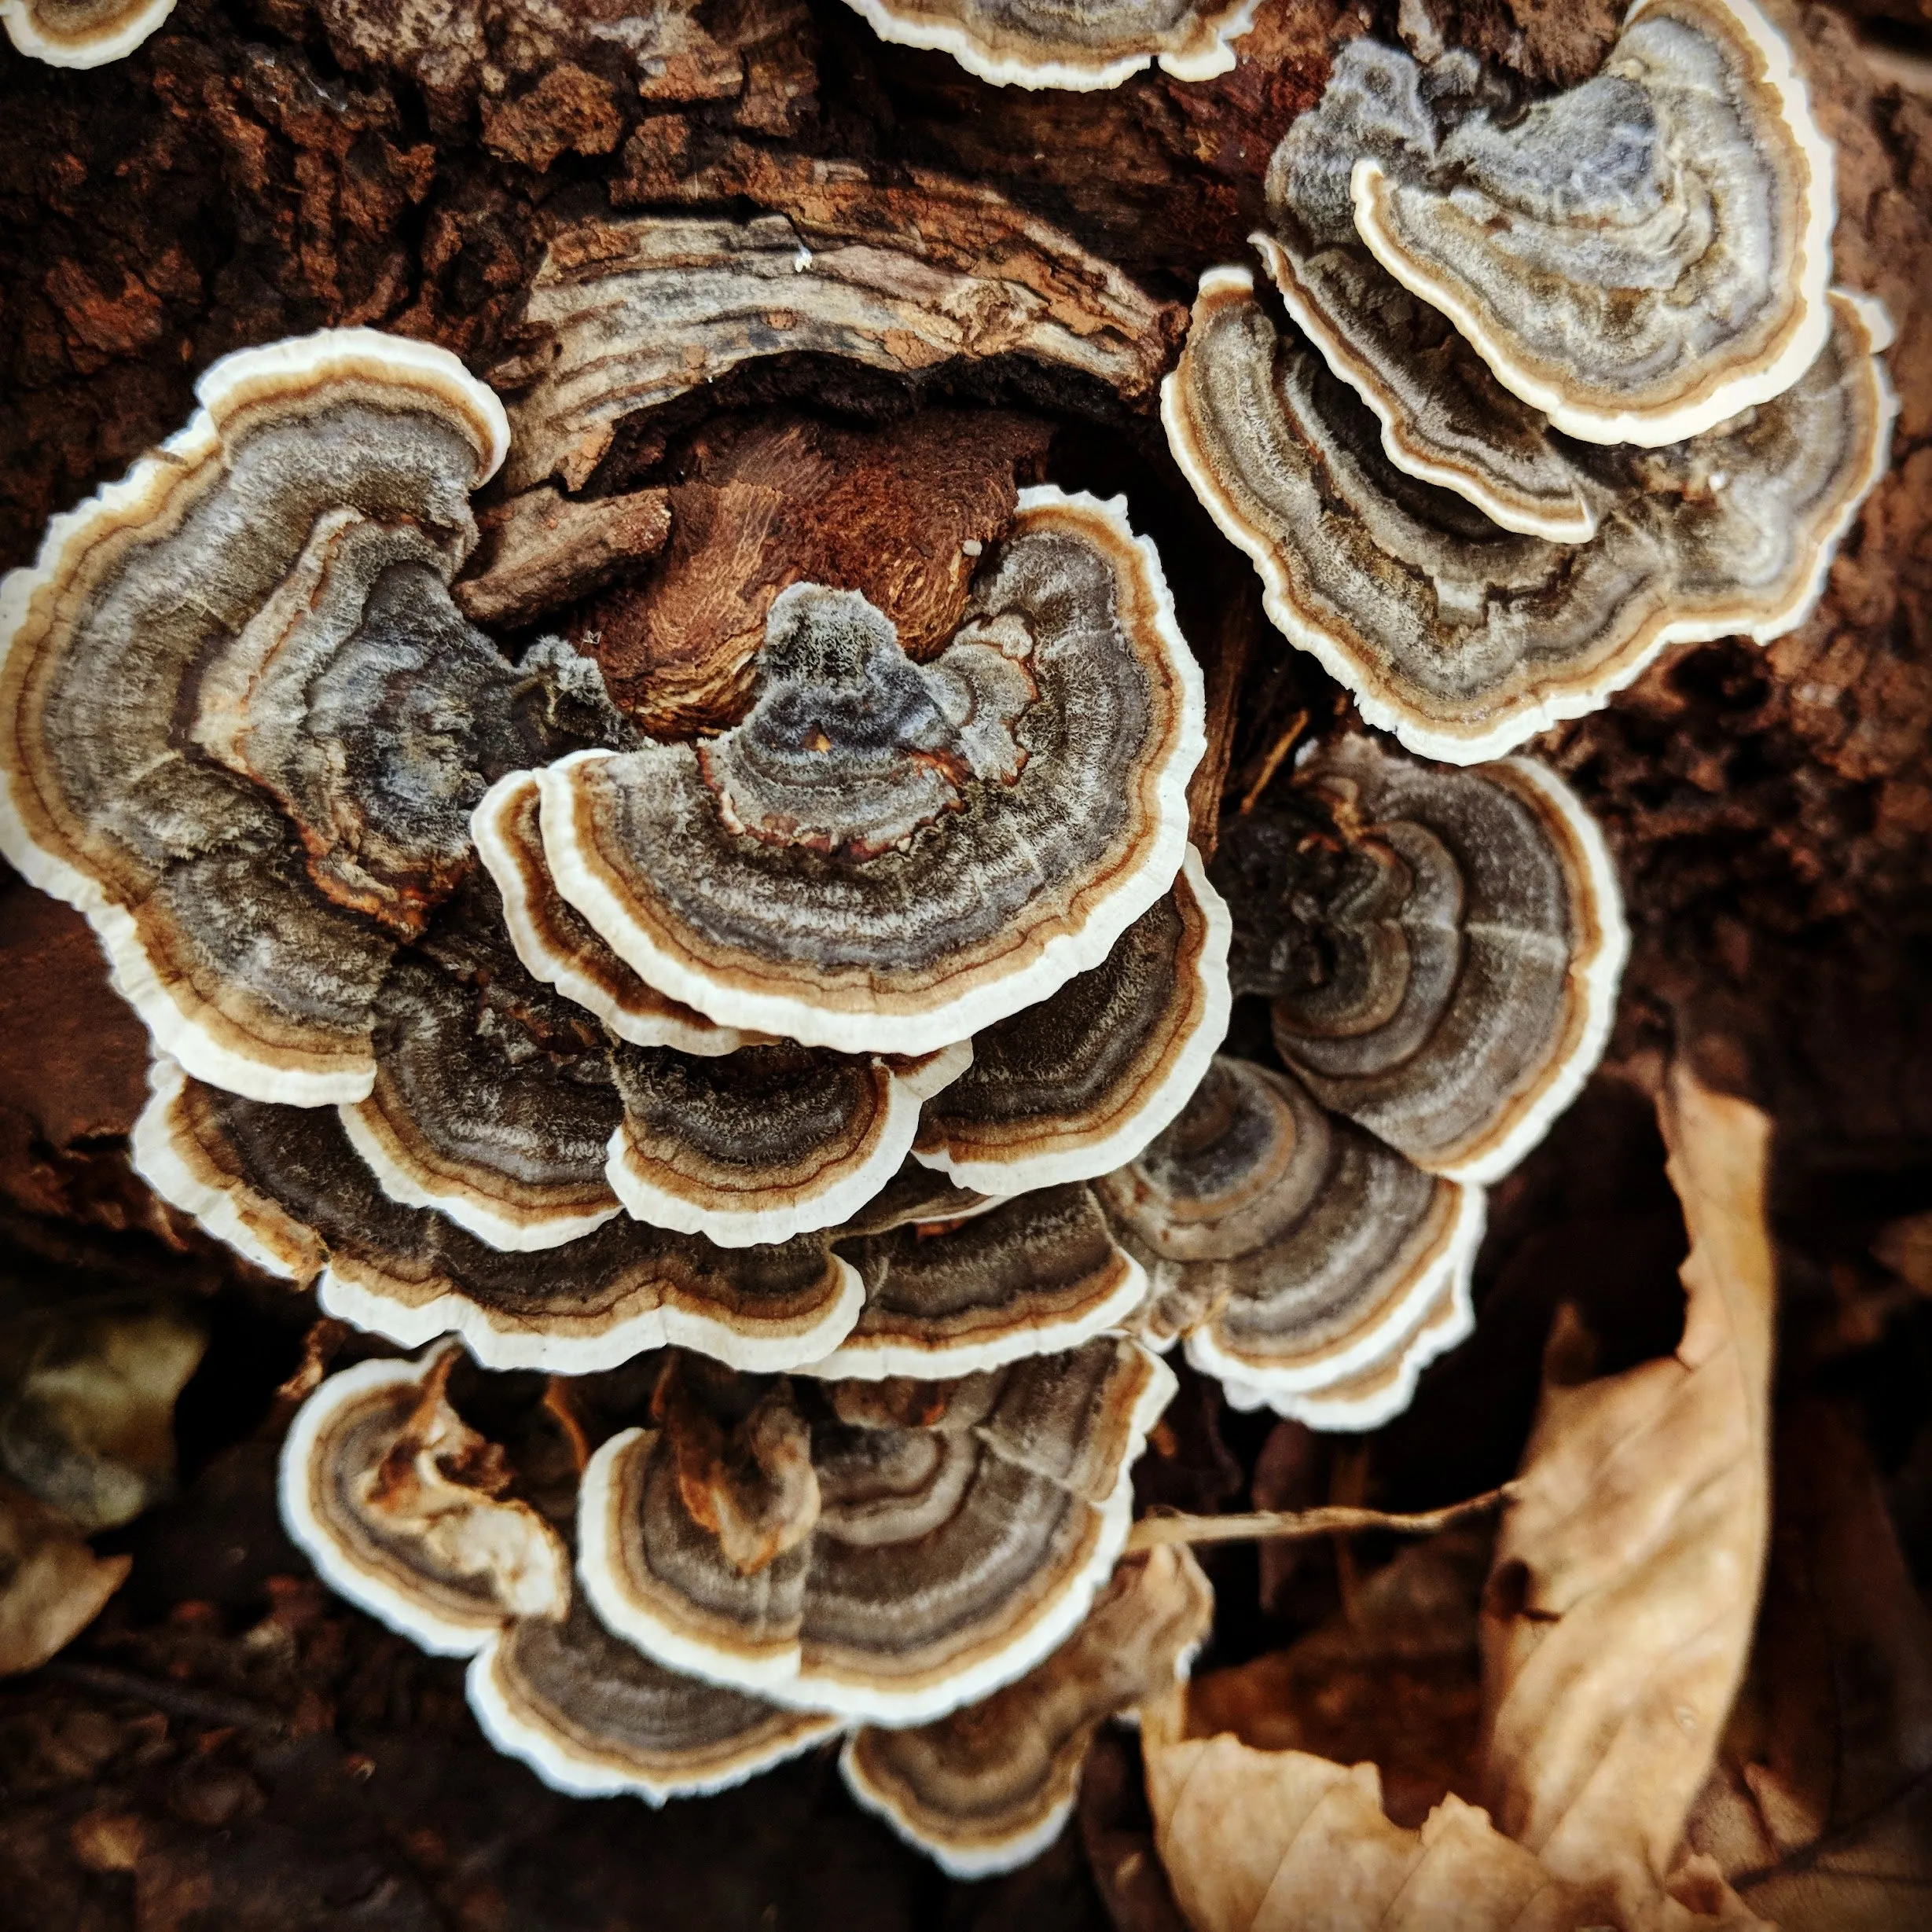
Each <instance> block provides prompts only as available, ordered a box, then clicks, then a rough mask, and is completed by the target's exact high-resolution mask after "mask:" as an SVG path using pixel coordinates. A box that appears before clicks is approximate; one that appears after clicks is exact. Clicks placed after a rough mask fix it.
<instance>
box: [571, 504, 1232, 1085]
mask: <svg viewBox="0 0 1932 1932" xmlns="http://www.w3.org/2000/svg"><path fill="white" fill-rule="evenodd" d="M1203 744H1204V740H1203V696H1202V687H1201V680H1200V673H1199V669H1198V667H1196V664H1195V663H1194V660H1193V658H1192V656H1191V655H1190V654H1189V652H1188V648H1187V645H1186V644H1185V641H1183V640H1182V638H1181V635H1180V633H1179V631H1178V630H1177V629H1176V628H1175V626H1174V616H1173V606H1172V603H1171V601H1170V598H1169V596H1168V593H1167V589H1166V583H1165V581H1164V580H1163V577H1162V575H1161V572H1160V567H1159V561H1158V560H1157V558H1156V557H1155V554H1154V552H1153V550H1152V548H1151V545H1148V544H1147V543H1146V542H1144V540H1141V539H1138V538H1135V537H1134V536H1133V533H1132V532H1131V531H1130V530H1129V528H1128V527H1127V523H1126V517H1125V516H1124V515H1123V514H1122V509H1121V507H1120V506H1119V505H1118V504H1117V503H1116V504H1103V503H1100V502H1098V501H1096V500H1095V499H1094V498H1091V497H1084V496H1074V497H1070V496H1067V495H1065V494H1063V493H1061V492H1060V491H1059V490H1054V489H1050V488H1039V489H1034V490H1027V491H1025V492H1023V494H1022V495H1021V497H1020V499H1019V512H1018V515H1017V517H1016V522H1015V525H1014V527H1013V530H1012V534H1010V535H1009V536H1008V537H1007V538H1005V540H1004V541H1003V542H1001V544H1000V545H998V546H997V548H996V549H994V550H992V551H990V552H989V553H988V554H987V555H986V557H985V558H983V560H982V562H981V564H980V567H979V571H978V572H977V574H976V575H975V578H974V580H973V588H972V597H971V600H970V601H969V604H968V611H967V616H966V620H965V622H964V623H963V624H962V625H961V626H960V629H959V630H958V631H957V633H956V634H955V636H954V638H953V642H952V643H951V645H949V646H948V648H946V650H945V651H944V652H942V653H941V654H940V655H939V656H938V657H936V658H935V659H933V660H932V661H931V663H926V664H916V663H913V661H912V660H911V659H909V658H908V657H907V656H906V655H905V652H904V651H903V650H902V648H900V645H899V642H898V638H897V637H896V636H895V634H894V629H893V626H892V624H891V622H890V621H889V620H888V619H887V618H885V617H884V616H883V615H882V614H881V613H880V612H879V611H878V610H876V608H874V607H873V606H872V605H871V604H869V603H868V602H867V601H865V599H864V598H863V597H860V596H859V595H858V593H854V592H849V591H834V590H826V589H824V588H822V587H820V586H814V585H805V584H800V585H795V586H792V588H791V589H789V590H786V591H785V592H784V593H782V594H781V596H780V597H778V599H777V601H775V602H774V603H773V606H772V608H771V615H770V617H769V620H768V624H767V628H766V641H765V644H764V646H763V648H762V652H761V653H760V659H759V681H758V695H757V697H756V700H755V703H754V704H753V706H752V708H751V711H750V713H749V714H747V717H746V718H744V721H743V722H741V723H740V724H738V725H736V726H734V727H733V729H731V730H729V731H728V732H726V733H724V734H723V735H722V736H719V737H718V738H715V739H713V740H709V741H707V743H706V744H703V746H702V747H692V746H691V745H689V744H660V745H650V746H647V747H645V748H643V749H641V750H640V751H634V752H630V753H624V754H619V755H602V754H601V753H597V752H594V751H591V752H586V753H584V754H582V755H573V756H571V757H568V758H563V759H560V760H559V761H558V762H556V763H555V764H553V765H551V766H547V767H546V768H545V769H543V770H542V771H541V772H540V773H538V784H539V786H540V788H541V792H542V836H543V842H544V850H545V855H546V857H547V858H548V861H549V869H550V872H551V874H552V876H553V878H554V880H555V881H556V887H557V889H558V891H560V893H561V894H563V896H564V898H566V899H567V900H568V901H569V902H571V904H572V905H575V907H576V908H577V909H578V911H579V912H580V913H582V914H583V916H584V917H585V918H586V920H588V921H589V923H590V925H591V926H592V927H593V928H594V929H595V930H596V931H597V933H598V934H599V935H600V936H601V938H603V939H604V941H605V942H606V943H607V944H608V945H609V946H610V947H611V949H612V950H613V951H614V952H615V953H616V954H617V955H618V956H619V958H620V959H622V960H623V961H624V962H625V964H626V965H628V966H629V967H630V968H631V969H632V970H633V971H634V972H636V973H637V975H638V976H639V977H640V978H641V979H644V980H645V981H646V982H647V983H648V984H650V985H652V986H655V987H656V988H657V989H658V990H659V991H661V992H663V993H664V994H667V995H669V996H670V997H671V998H673V999H675V1000H677V1001H681V1003H683V1004H685V1005H689V1006H692V1007H695V1008H696V1009H697V1010H698V1011H700V1012H702V1013H703V1014H704V1015H705V1016H707V1018H709V1019H711V1020H713V1021H714V1022H716V1023H718V1024H720V1025H723V1026H730V1027H740V1028H744V1029H749V1030H761V1031H764V1032H767V1033H771V1034H781V1035H785V1036H788V1037H790V1038H793V1039H795V1040H798V1041H800V1042H802V1043H803V1044H806V1045H825V1046H831V1047H836V1048H839V1049H843V1050H846V1051H850V1052H894V1053H905V1054H922V1053H927V1052H933V1051H934V1050H935V1049H938V1048H940V1047H942V1046H946V1045H951V1044H953V1042H955V1041H960V1040H962V1039H964V1038H967V1037H968V1035H969V1034H972V1033H973V1032H974V1031H975V1030H977V1029H978V1028H979V1027H986V1026H990V1025H991V1024H993V1023H994V1022H995V1021H997V1020H1000V1019H1005V1018H1006V1017H1007V1016H1008V1015H1009V1014H1012V1013H1014V1012H1018V1011H1019V1009H1020V1008H1023V1007H1025V1006H1027V1005H1032V1004H1034V1003H1035V1002H1036V1001H1040V1000H1042V999H1045V997H1048V996H1049V994H1052V993H1055V992H1056V991H1058V990H1059V989H1060V987H1061V986H1064V985H1065V983H1067V980H1069V979H1071V978H1072V977H1073V976H1074V975H1075V974H1077V973H1080V972H1085V970H1087V969H1088V968H1092V967H1095V966H1097V965H1099V964H1100V963H1101V962H1102V961H1103V960H1104V959H1105V958H1106V957H1107V953H1108V952H1109V951H1110V950H1111V949H1112V947H1113V945H1114V942H1115V940H1116V939H1118V938H1119V936H1120V935H1121V934H1122V932H1123V931H1125V930H1126V928H1127V927H1128V926H1129V925H1131V924H1133V921H1134V920H1136V919H1137V918H1138V917H1139V916H1140V914H1141V913H1144V912H1145V911H1146V910H1147V909H1148V907H1149V906H1150V905H1152V904H1153V903H1154V902H1155V900H1156V899H1158V898H1159V897H1160V896H1161V895H1162V894H1163V893H1164V892H1166V891H1167V890H1168V889H1169V887H1170V886H1171V885H1172V883H1173V881H1174V876H1175V874H1176V873H1177V872H1178V871H1179V870H1180V869H1181V858H1182V855H1183V854H1184V852H1185V849H1186V843H1187V816H1188V814H1187V803H1186V798H1185V788H1186V784H1187V781H1188V778H1189V777H1190V776H1191V775H1192V772H1193V769H1194V767H1195V766H1196V764H1197V763H1198V762H1199V758H1200V756H1201V753H1202V750H1203Z"/></svg>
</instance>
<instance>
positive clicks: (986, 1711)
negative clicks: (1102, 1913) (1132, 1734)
mask: <svg viewBox="0 0 1932 1932" xmlns="http://www.w3.org/2000/svg"><path fill="white" fill-rule="evenodd" d="M1213 1622H1214V1589H1213V1588H1212V1586H1211V1585H1210V1584H1209V1582H1208V1581H1207V1578H1206V1577H1204V1576H1203V1575H1202V1574H1201V1570H1200V1566H1199V1564H1198V1563H1196V1561H1195V1560H1194V1558H1193V1556H1192V1555H1191V1554H1190V1553H1189V1552H1188V1551H1187V1550H1185V1549H1183V1548H1180V1547H1178V1546H1177V1545H1174V1544H1169V1545H1166V1546H1165V1547H1163V1548H1156V1549H1151V1550H1149V1551H1148V1552H1147V1553H1146V1554H1145V1555H1144V1556H1129V1557H1125V1558H1123V1559H1122V1561H1121V1563H1120V1564H1119V1567H1118V1568H1117V1569H1116V1570H1115V1572H1114V1574H1113V1578H1112V1580H1111V1581H1110V1582H1109V1584H1108V1585H1107V1588H1106V1589H1104V1590H1103V1591H1102V1592H1100V1596H1099V1597H1098V1599H1097V1600H1096V1601H1095V1603H1094V1606H1093V1609H1092V1610H1090V1611H1089V1612H1088V1613H1087V1618H1086V1621H1085V1622H1084V1623H1083V1624H1082V1625H1081V1626H1080V1628H1079V1629H1078V1630H1076V1631H1075V1632H1074V1633H1073V1635H1072V1636H1071V1637H1069V1638H1068V1639H1067V1641H1066V1642H1065V1643H1064V1644H1062V1645H1061V1646H1060V1648H1059V1649H1058V1650H1056V1651H1055V1652H1054V1653H1053V1654H1052V1656H1051V1657H1049V1658H1047V1659H1046V1661H1045V1662H1044V1663H1041V1664H1037V1665H1035V1666H1034V1668H1033V1669H1031V1670H1030V1671H1028V1672H1027V1674H1026V1676H1025V1677H1022V1678H1020V1679H1019V1681H1018V1682H1017V1683H1015V1684H1008V1685H1007V1686H1006V1688H1005V1689H1004V1690H1000V1691H994V1693H993V1695H991V1696H990V1697H989V1698H987V1699H985V1700H984V1701H983V1702H980V1703H977V1704H973V1705H971V1706H968V1707H967V1708H966V1709H965V1710H958V1711H955V1712H953V1713H952V1715H951V1716H949V1717H941V1718H939V1719H938V1720H937V1721H935V1722H933V1723H931V1724H920V1725H919V1726H917V1727H916V1728H914V1729H911V1730H905V1731H886V1730H880V1729H879V1728H876V1727H874V1726H872V1725H868V1726H866V1727H865V1728H863V1729H861V1730H859V1731H856V1732H854V1733H853V1735H852V1736H851V1737H850V1739H848V1740H847V1744H846V1747H845V1750H844V1751H843V1754H842V1755H841V1756H840V1758H839V1769H841V1770H842V1771H843V1772H844V1773H845V1781H846V1783H847V1785H848V1786H849V1787H850V1789H851V1792H852V1795H853V1796H854V1798H857V1799H858V1802H860V1803H861V1805H864V1806H865V1809H867V1810H868V1811H874V1812H876V1813H878V1814H879V1816H880V1817H882V1818H883V1819H884V1820H885V1821H886V1822H887V1824H889V1825H891V1827H892V1828H893V1830H894V1831H896V1832H898V1835H900V1837H902V1838H904V1839H905V1840H906V1841H907V1842H908V1843H909V1844H913V1845H916V1846H918V1847H919V1849H920V1850H921V1851H924V1852H927V1853H931V1856H932V1857H935V1859H937V1860H938V1862H939V1864H941V1865H942V1867H944V1868H945V1869H946V1871H949V1872H951V1873H952V1874H953V1876H954V1877H955V1878H960V1879H976V1878H983V1877H985V1876H986V1875H988V1874H989V1873H991V1872H995V1871H1012V1870H1013V1869H1014V1868H1015V1867H1016V1866H1019V1865H1023V1864H1026V1863H1027V1861H1028V1860H1030V1859H1032V1858H1034V1857H1037V1856H1038V1854H1039V1853H1041V1852H1043V1851H1044V1850H1045V1849H1046V1848H1047V1846H1049V1845H1051V1844H1052V1842H1053V1841H1054V1840H1055V1839H1056V1838H1058V1837H1059V1836H1060V1831H1061V1829H1062V1827H1063V1826H1064V1825H1065V1824H1066V1822H1067V1816H1068V1815H1069V1814H1070V1813H1071V1812H1072V1810H1073V1808H1074V1798H1075V1797H1076V1795H1077V1794H1078V1791H1079V1786H1080V1772H1081V1767H1082V1765H1084V1764H1085V1761H1086V1755H1087V1747H1088V1746H1089V1744H1091V1743H1093V1734H1094V1732H1096V1730H1098V1729H1099V1728H1100V1724H1101V1723H1102V1722H1103V1721H1104V1720H1105V1719H1106V1718H1107V1717H1110V1716H1111V1714H1112V1713H1114V1712H1115V1711H1118V1710H1129V1709H1130V1708H1132V1707H1133V1706H1135V1705H1137V1704H1140V1703H1143V1702H1145V1701H1146V1700H1147V1699H1148V1698H1150V1697H1153V1696H1155V1695H1157V1694H1158V1693H1159V1692H1160V1691H1163V1690H1165V1689H1167V1688H1171V1686H1172V1685H1173V1684H1174V1682H1175V1680H1177V1678H1181V1677H1185V1676H1186V1675H1187V1672H1188V1665H1189V1664H1190V1663H1191V1662H1192V1659H1193V1655H1194V1653H1195V1651H1196V1650H1197V1649H1198V1648H1199V1647H1200V1645H1201V1644H1203V1642H1205V1641H1206V1640H1207V1633H1208V1629H1209V1626H1210V1625H1211V1624H1212V1623H1213Z"/></svg>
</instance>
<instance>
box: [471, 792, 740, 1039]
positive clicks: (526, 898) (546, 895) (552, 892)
mask: <svg viewBox="0 0 1932 1932" xmlns="http://www.w3.org/2000/svg"><path fill="white" fill-rule="evenodd" d="M470 829H471V832H472V836H474V837H475V839H476V852H477V856H478V857H479V858H481V859H482V861H483V864H484V865H485V866H486V867H487V869H488V870H489V873H490V877H491V878H492V879H494V880H495V881H496V885H497V890H498V892H499V893H501V894H502V898H503V920H504V924H505V926H506V927H508V928H509V935H510V938H511V942H512V944H513V945H514V946H516V957H518V958H519V959H520V960H522V961H523V964H524V965H525V967H526V968H528V970H529V971H530V972H531V973H532V974H533V975H534V976H535V977H536V978H538V979H541V980H542V981H543V982H544V983H545V985H546V986H555V987H556V990H557V991H558V992H560V994H563V995H564V997H565V998H566V999H570V1000H575V1001H576V1002H577V1004H578V1005H579V1006H582V1007H584V1008H587V1009H588V1010H589V1011H590V1012H593V1013H594V1014H596V1016H597V1018H598V1019H601V1020H602V1021H603V1022H604V1025H605V1026H607V1027H609V1028H610V1030H611V1031H612V1033H614V1034H616V1035H617V1037H618V1038H619V1039H620V1040H628V1041H630V1042H631V1043H632V1044H633V1045H637V1046H674V1047H676V1048H677V1049H678V1051H679V1052H684V1053H733V1052H736V1051H737V1049H739V1048H740V1046H743V1045H744V1044H745V1042H746V1040H747V1038H762V1037H763V1036H762V1035H751V1036H747V1035H746V1034H741V1033H740V1032H739V1031H738V1030H736V1028H735V1027H718V1026H714V1025H713V1024H712V1023H711V1021H710V1020H708V1019H706V1018H705V1017H704V1016H703V1014H702V1013H700V1012H697V1011H696V1009H695V1008H692V1007H689V1006H681V1005H678V1002H677V1001H675V1000H670V999H667V998H666V997H664V995H663V994H661V993H659V992H656V991H655V990H653V989H652V988H651V987H649V986H646V985H645V983H644V982H643V981H642V980H641V979H639V978H638V977H637V975H636V974H635V973H634V972H632V971H631V970H630V968H629V967H628V966H626V964H624V962H623V960H620V959H619V957H617V955H616V954H615V953H613V952H612V950H611V949H610V948H609V947H608V946H606V945H605V944H604V942H603V941H602V940H601V939H600V938H598V937H597V934H596V932H595V931H593V929H592V927H591V926H590V923H589V922H588V921H587V920H586V919H585V918H584V916H583V915H582V913H579V912H578V910H577V909H576V907H575V906H574V905H571V902H569V901H568V900H567V899H566V898H564V895H563V894H561V893H560V892H559V891H557V889H556V881H555V880H553V878H552V877H551V876H550V865H549V860H548V859H546V858H545V857H544V854H543V832H542V792H541V788H539V786H538V783H537V774H536V773H534V772H531V771H516V772H510V773H507V774H506V775H505V776H504V777H501V778H499V779H498V781H497V782H496V783H495V784H493V785H492V786H491V787H490V789H489V790H488V791H487V792H485V793H484V794H483V799H482V802H481V803H479V805H478V806H477V807H476V810H475V812H473V813H472V814H471V817H470Z"/></svg>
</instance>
